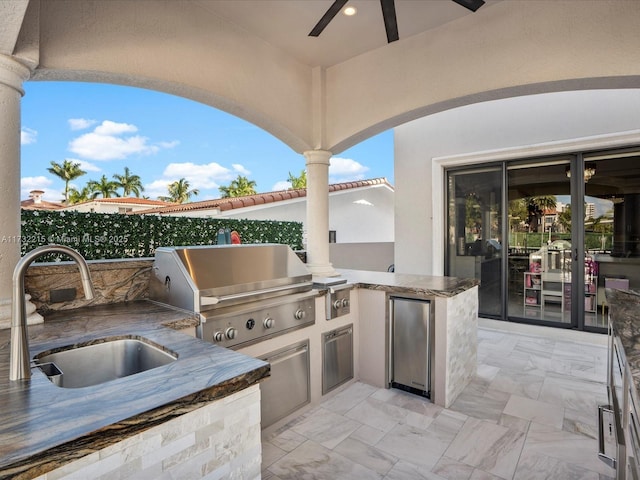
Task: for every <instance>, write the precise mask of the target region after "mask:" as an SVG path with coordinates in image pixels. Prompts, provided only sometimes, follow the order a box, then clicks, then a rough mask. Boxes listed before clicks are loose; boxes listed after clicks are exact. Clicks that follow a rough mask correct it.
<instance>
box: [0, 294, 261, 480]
mask: <svg viewBox="0 0 640 480" xmlns="http://www.w3.org/2000/svg"><path fill="white" fill-rule="evenodd" d="M197 323H198V318H197V316H195V315H193V314H192V313H190V312H187V311H184V310H178V309H170V308H167V307H164V306H160V305H157V304H154V303H151V302H148V301H137V302H130V303H120V304H113V305H104V306H95V307H84V308H79V309H74V310H67V311H61V312H57V313H54V314H52V315H51V316H50V317H47V318H46V321H45V323H43V324H39V325H30V326H29V330H28V331H29V337H30V350H31V354H32V356H33V355H34V354H38V353H39V352H43V351H48V350H50V349H54V348H57V347H61V346H66V345H70V344H84V343H85V342H91V341H95V340H96V339H105V338H123V337H124V338H135V339H140V338H142V339H145V340H147V341H149V342H152V343H153V344H155V345H160V346H162V347H164V348H166V349H168V350H170V351H171V352H174V353H175V354H177V357H178V358H177V360H175V361H174V362H172V363H170V364H168V365H165V366H162V367H158V368H154V369H151V370H147V371H145V372H143V373H139V374H135V375H131V376H128V377H123V378H118V379H117V380H113V381H109V382H106V383H102V384H99V385H94V386H88V387H84V388H61V387H58V386H56V385H54V384H53V383H52V382H51V381H49V380H48V379H47V377H46V376H45V375H44V374H43V373H42V372H41V371H40V369H39V368H37V367H36V368H32V377H31V379H30V380H26V381H15V382H12V381H10V380H9V350H10V349H9V337H10V336H9V333H10V332H9V330H8V329H5V330H0V382H1V383H2V388H0V415H1V416H2V418H3V421H2V425H1V426H0V438H2V442H1V443H0V478H12V479H32V478H40V479H45V478H54V477H55V478H56V479H64V478H103V477H102V476H103V475H104V478H108V477H109V476H111V478H165V476H166V475H174V477H173V478H187V477H189V478H192V477H194V475H193V474H194V473H195V476H196V477H197V478H199V477H200V476H205V475H206V474H208V473H211V472H214V471H217V472H219V473H220V474H221V475H222V476H225V475H235V476H237V477H238V478H243V477H244V478H256V477H258V476H259V474H260V451H261V450H260V392H259V386H258V382H259V381H260V380H261V379H263V378H265V377H267V376H268V374H269V365H268V364H267V363H265V362H263V361H261V360H257V359H254V358H251V357H248V356H246V355H242V354H239V353H237V352H233V351H231V350H228V349H226V348H222V347H219V346H216V345H212V344H211V343H207V342H203V341H201V340H198V339H196V338H193V337H191V336H189V335H187V334H185V333H182V332H178V331H176V330H182V329H188V328H193V327H194V326H195V325H197ZM52 474H53V475H54V476H51V475H52ZM45 475H46V476H45Z"/></svg>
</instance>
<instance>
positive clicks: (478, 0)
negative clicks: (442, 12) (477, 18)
mask: <svg viewBox="0 0 640 480" xmlns="http://www.w3.org/2000/svg"><path fill="white" fill-rule="evenodd" d="M453 1H454V2H456V3H457V4H458V5H462V6H463V7H464V8H468V9H469V10H471V11H472V12H475V11H476V10H478V9H479V8H480V7H481V6H482V5H484V0H453Z"/></svg>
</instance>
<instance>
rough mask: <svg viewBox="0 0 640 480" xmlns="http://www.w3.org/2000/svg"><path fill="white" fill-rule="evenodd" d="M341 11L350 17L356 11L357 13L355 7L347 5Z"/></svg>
mask: <svg viewBox="0 0 640 480" xmlns="http://www.w3.org/2000/svg"><path fill="white" fill-rule="evenodd" d="M342 13H343V14H344V15H346V16H347V17H352V16H354V15H355V14H356V13H358V9H357V8H356V7H352V6H348V7H344V10H342Z"/></svg>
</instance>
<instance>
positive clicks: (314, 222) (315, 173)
mask: <svg viewBox="0 0 640 480" xmlns="http://www.w3.org/2000/svg"><path fill="white" fill-rule="evenodd" d="M304 157H305V158H306V160H307V165H306V166H307V267H309V270H311V273H312V274H314V275H320V276H324V277H327V276H334V275H338V273H337V272H336V271H335V270H334V269H333V267H332V266H331V263H330V262H329V160H330V159H331V152H328V151H326V150H309V151H306V152H304Z"/></svg>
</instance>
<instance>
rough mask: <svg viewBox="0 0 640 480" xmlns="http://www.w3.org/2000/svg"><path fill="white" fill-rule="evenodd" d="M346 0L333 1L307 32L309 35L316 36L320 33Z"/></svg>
mask: <svg viewBox="0 0 640 480" xmlns="http://www.w3.org/2000/svg"><path fill="white" fill-rule="evenodd" d="M348 1H349V0H336V1H335V2H333V5H331V6H330V7H329V10H327V11H326V12H325V14H324V15H323V16H322V18H321V19H320V21H319V22H318V23H317V24H316V26H315V27H313V30H311V32H309V36H310V37H317V36H318V35H320V34H321V33H322V31H323V30H324V29H325V28H326V26H327V25H329V22H330V21H331V20H333V17H335V16H336V15H337V13H338V12H339V11H340V9H341V8H342V7H344V4H345V3H347V2H348Z"/></svg>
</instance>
